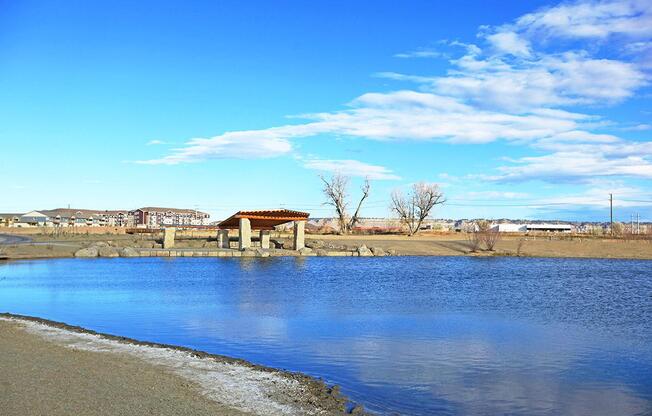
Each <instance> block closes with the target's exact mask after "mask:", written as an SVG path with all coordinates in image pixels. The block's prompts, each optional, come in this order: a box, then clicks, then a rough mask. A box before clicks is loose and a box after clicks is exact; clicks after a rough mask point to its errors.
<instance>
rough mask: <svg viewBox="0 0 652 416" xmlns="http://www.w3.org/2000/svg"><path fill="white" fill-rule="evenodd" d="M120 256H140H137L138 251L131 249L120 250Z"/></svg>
mask: <svg viewBox="0 0 652 416" xmlns="http://www.w3.org/2000/svg"><path fill="white" fill-rule="evenodd" d="M120 256H121V257H139V256H140V254H138V251H136V249H135V248H133V247H125V248H123V249H122V250H120Z"/></svg>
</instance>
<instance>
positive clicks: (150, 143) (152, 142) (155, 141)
mask: <svg viewBox="0 0 652 416" xmlns="http://www.w3.org/2000/svg"><path fill="white" fill-rule="evenodd" d="M160 144H165V142H164V141H162V140H150V141H148V142H147V146H156V145H160Z"/></svg>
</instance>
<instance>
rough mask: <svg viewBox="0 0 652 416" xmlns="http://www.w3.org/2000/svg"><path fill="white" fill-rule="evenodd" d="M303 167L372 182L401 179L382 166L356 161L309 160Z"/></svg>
mask: <svg viewBox="0 0 652 416" xmlns="http://www.w3.org/2000/svg"><path fill="white" fill-rule="evenodd" d="M303 166H304V167H305V168H307V169H314V170H321V171H325V172H332V173H340V174H342V175H346V176H357V177H362V178H369V179H373V180H398V179H401V178H400V177H399V176H398V175H395V174H394V173H393V172H392V171H391V170H390V169H388V168H386V167H384V166H377V165H370V164H367V163H364V162H360V161H358V160H350V159H346V160H323V159H309V160H306V161H304V163H303Z"/></svg>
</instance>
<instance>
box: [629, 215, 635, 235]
mask: <svg viewBox="0 0 652 416" xmlns="http://www.w3.org/2000/svg"><path fill="white" fill-rule="evenodd" d="M629 233H630V234H634V214H629Z"/></svg>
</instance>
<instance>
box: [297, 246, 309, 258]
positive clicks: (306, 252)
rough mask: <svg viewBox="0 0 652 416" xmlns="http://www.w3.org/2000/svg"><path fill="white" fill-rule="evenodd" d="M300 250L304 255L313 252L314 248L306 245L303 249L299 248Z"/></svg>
mask: <svg viewBox="0 0 652 416" xmlns="http://www.w3.org/2000/svg"><path fill="white" fill-rule="evenodd" d="M298 251H299V254H301V255H302V256H304V255H306V254H311V253H312V249H311V248H310V247H304V248H302V249H299V250H298Z"/></svg>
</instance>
